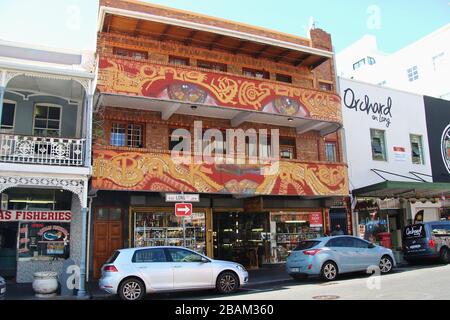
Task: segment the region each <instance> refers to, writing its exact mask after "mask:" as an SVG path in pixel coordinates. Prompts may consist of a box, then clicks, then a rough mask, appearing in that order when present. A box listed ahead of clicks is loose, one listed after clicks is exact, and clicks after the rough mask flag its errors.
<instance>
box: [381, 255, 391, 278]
mask: <svg viewBox="0 0 450 320" xmlns="http://www.w3.org/2000/svg"><path fill="white" fill-rule="evenodd" d="M393 267H394V261H393V260H392V258H391V257H389V256H383V257H382V258H381V260H380V272H381V273H383V274H386V273H389V272H391V271H392V268H393Z"/></svg>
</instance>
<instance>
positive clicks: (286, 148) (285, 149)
mask: <svg viewBox="0 0 450 320" xmlns="http://www.w3.org/2000/svg"><path fill="white" fill-rule="evenodd" d="M295 157H296V156H295V138H280V158H281V159H290V160H291V159H295Z"/></svg>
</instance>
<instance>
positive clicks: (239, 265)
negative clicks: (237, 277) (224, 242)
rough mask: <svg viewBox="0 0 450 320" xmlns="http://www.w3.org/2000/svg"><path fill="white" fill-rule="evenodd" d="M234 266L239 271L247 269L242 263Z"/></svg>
mask: <svg viewBox="0 0 450 320" xmlns="http://www.w3.org/2000/svg"><path fill="white" fill-rule="evenodd" d="M236 268H238V269H239V270H241V271H247V270H245V268H244V266H243V265H242V264H238V265H236Z"/></svg>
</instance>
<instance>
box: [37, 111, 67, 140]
mask: <svg viewBox="0 0 450 320" xmlns="http://www.w3.org/2000/svg"><path fill="white" fill-rule="evenodd" d="M34 135H36V136H44V137H45V136H47V137H59V136H60V135H61V106H58V105H50V104H37V105H35V107H34Z"/></svg>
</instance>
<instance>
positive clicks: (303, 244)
mask: <svg viewBox="0 0 450 320" xmlns="http://www.w3.org/2000/svg"><path fill="white" fill-rule="evenodd" d="M319 243H320V241H300V242H299V243H298V245H297V247H296V248H295V249H294V251H300V250H307V249H311V248H314V247H315V246H317V245H318V244H319Z"/></svg>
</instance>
